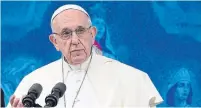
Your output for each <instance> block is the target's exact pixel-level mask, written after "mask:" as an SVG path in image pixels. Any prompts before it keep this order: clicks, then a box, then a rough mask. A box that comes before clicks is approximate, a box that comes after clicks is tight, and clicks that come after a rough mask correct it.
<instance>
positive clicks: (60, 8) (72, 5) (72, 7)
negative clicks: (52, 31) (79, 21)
mask: <svg viewBox="0 0 201 108" xmlns="http://www.w3.org/2000/svg"><path fill="white" fill-rule="evenodd" d="M68 9H74V10H79V11H81V12H83V13H85V14H86V15H87V16H88V17H89V19H90V16H89V14H88V13H87V12H86V11H85V10H84V9H83V8H82V7H80V6H78V5H74V4H67V5H63V6H61V7H59V8H58V9H57V10H56V11H54V13H53V15H52V18H51V24H52V21H53V19H54V18H55V17H56V16H57V15H58V14H60V13H61V12H63V11H64V10H68Z"/></svg>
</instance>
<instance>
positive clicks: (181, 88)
mask: <svg viewBox="0 0 201 108" xmlns="http://www.w3.org/2000/svg"><path fill="white" fill-rule="evenodd" d="M189 92H190V83H189V81H180V82H178V83H177V88H176V92H175V96H176V97H177V98H178V99H180V100H186V99H187V98H188V95H189Z"/></svg>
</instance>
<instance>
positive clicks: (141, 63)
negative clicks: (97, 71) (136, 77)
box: [1, 1, 201, 106]
mask: <svg viewBox="0 0 201 108" xmlns="http://www.w3.org/2000/svg"><path fill="white" fill-rule="evenodd" d="M68 3H71V4H74V3H75V4H78V5H81V6H82V7H83V8H85V9H86V10H87V12H88V13H89V14H90V16H91V18H92V22H93V24H94V25H96V26H97V28H98V31H99V32H98V36H97V41H98V42H99V43H100V45H101V47H102V50H103V52H104V53H103V54H104V55H105V56H108V57H111V58H114V59H117V60H119V61H121V62H123V63H125V64H128V65H130V66H133V67H135V68H138V69H140V70H142V71H144V72H146V73H148V74H149V76H150V78H151V79H152V81H153V83H154V84H155V86H156V87H157V89H158V90H159V92H160V94H161V95H162V97H163V99H164V100H165V101H166V93H167V86H168V80H171V77H170V76H171V75H174V70H175V69H177V68H181V67H184V68H186V69H188V70H189V74H190V77H191V82H192V83H191V85H192V89H193V102H192V106H201V93H200V91H201V2H176V1H175V2H156V1H154V2H139V1H138V2H137V1H136V2H131V1H130V2H50V1H49V2H48V1H46V2H35V1H31V2H2V3H1V11H2V13H1V45H2V47H1V67H2V70H1V87H2V88H3V90H4V92H5V96H6V98H5V100H6V103H7V102H8V99H9V97H10V96H11V95H12V94H13V92H14V91H15V89H16V87H17V85H18V84H19V82H20V81H21V80H22V78H23V77H24V76H25V75H27V74H28V73H30V72H32V71H33V70H35V69H37V68H39V67H41V66H44V65H45V64H48V63H50V62H52V61H54V60H57V59H59V58H60V53H59V52H57V51H56V50H55V48H54V47H53V45H52V44H51V43H50V42H49V39H48V36H49V34H50V33H51V28H50V18H51V16H52V14H53V12H54V11H55V10H56V9H57V8H58V7H59V6H61V5H64V4H68ZM159 106H167V105H166V104H165V102H164V103H162V104H161V105H159Z"/></svg>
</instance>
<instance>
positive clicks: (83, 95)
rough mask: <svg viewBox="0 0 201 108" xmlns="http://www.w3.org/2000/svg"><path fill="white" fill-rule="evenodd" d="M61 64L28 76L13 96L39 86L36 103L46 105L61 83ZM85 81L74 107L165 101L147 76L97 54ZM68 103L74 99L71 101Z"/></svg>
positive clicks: (128, 107) (118, 107)
mask: <svg viewBox="0 0 201 108" xmlns="http://www.w3.org/2000/svg"><path fill="white" fill-rule="evenodd" d="M61 64H62V62H61V59H60V60H57V61H55V62H52V63H50V64H48V65H46V66H44V67H41V68H39V69H37V70H36V71H34V72H32V73H31V74H29V75H27V76H26V77H25V78H24V79H23V80H22V82H21V83H20V85H19V86H18V88H17V89H16V91H15V93H14V94H15V95H16V96H17V97H21V96H22V95H23V94H26V93H27V91H28V89H29V88H30V87H31V85H33V84H34V83H40V84H41V85H42V87H43V91H42V93H41V95H40V97H39V98H38V99H37V100H36V103H39V104H40V105H42V106H44V105H45V97H46V96H47V95H48V94H50V92H51V89H52V87H53V86H54V85H55V84H56V83H58V82H62V67H61ZM68 70H70V69H69V68H68V67H67V66H65V71H68ZM76 76H77V77H80V76H82V75H80V76H79V75H76ZM69 77H70V76H69ZM73 79H74V78H73ZM76 79H77V78H75V80H72V81H74V82H72V83H70V86H71V87H72V88H71V87H67V89H69V91H73V92H74V87H75V89H76V86H77V85H79V84H75V86H74V83H76ZM78 79H79V78H78ZM86 79H87V80H86V82H84V84H83V88H82V89H81V91H80V94H79V96H78V100H80V101H79V102H78V103H77V104H76V105H75V108H90V107H91V108H97V107H96V106H97V105H98V106H99V107H100V108H114V107H115V108H135V107H150V106H155V105H157V104H159V103H161V102H162V101H163V99H162V98H161V96H160V94H159V93H158V91H157V89H156V88H155V86H154V85H153V83H152V81H151V80H150V78H149V76H148V75H147V74H146V73H144V72H142V71H140V70H137V69H135V68H133V67H130V66H127V65H125V64H122V63H120V62H118V61H115V60H112V59H109V58H106V57H103V56H101V55H97V54H94V55H93V56H92V60H91V64H90V67H89V70H88V72H87V77H86ZM67 85H69V84H67ZM73 86H74V87H73ZM66 93H67V92H66ZM66 95H68V93H67V94H66ZM63 97H64V96H63ZM63 97H62V98H61V99H60V100H59V103H58V105H57V107H58V108H64V98H63ZM67 98H68V97H67ZM68 100H69V101H71V100H72V99H71V98H68ZM68 106H71V105H68Z"/></svg>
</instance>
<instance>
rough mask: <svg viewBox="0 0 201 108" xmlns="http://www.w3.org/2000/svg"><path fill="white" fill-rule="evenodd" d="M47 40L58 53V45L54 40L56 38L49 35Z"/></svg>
mask: <svg viewBox="0 0 201 108" xmlns="http://www.w3.org/2000/svg"><path fill="white" fill-rule="evenodd" d="M49 40H50V42H51V43H52V44H53V45H54V47H55V48H56V50H57V51H59V45H58V43H57V39H56V37H55V36H54V34H51V35H50V36H49Z"/></svg>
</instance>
